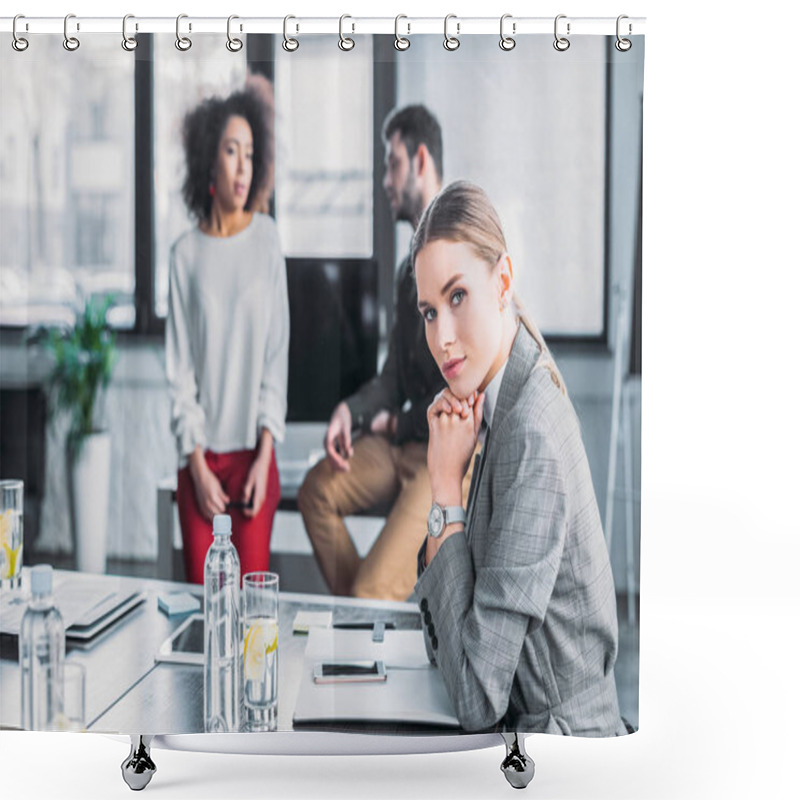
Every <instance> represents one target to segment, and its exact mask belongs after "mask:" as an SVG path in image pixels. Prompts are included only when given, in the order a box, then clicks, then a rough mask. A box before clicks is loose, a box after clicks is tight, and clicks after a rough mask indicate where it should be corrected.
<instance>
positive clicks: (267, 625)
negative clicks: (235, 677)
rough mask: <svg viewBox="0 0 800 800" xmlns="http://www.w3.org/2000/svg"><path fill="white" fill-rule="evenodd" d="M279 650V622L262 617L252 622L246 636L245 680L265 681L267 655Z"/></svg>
mask: <svg viewBox="0 0 800 800" xmlns="http://www.w3.org/2000/svg"><path fill="white" fill-rule="evenodd" d="M277 649H278V622H277V620H274V619H269V618H267V617H261V618H258V619H254V620H252V621H251V622H250V624H249V625H248V628H247V632H246V633H245V635H244V679H245V680H246V681H259V680H264V675H265V673H266V669H267V655H268V654H269V653H274V652H275V651H276V650H277Z"/></svg>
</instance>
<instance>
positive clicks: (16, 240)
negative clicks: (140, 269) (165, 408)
mask: <svg viewBox="0 0 800 800" xmlns="http://www.w3.org/2000/svg"><path fill="white" fill-rule="evenodd" d="M6 50H7V52H6ZM0 66H1V67H2V70H1V71H0V91H1V92H2V107H3V113H2V115H0V142H2V143H3V147H2V148H0V242H2V247H0V324H2V325H4V326H14V327H25V326H27V325H35V324H39V323H52V322H66V323H69V322H71V321H72V320H73V319H74V314H75V309H76V308H78V307H79V306H80V305H82V302H83V300H84V299H86V298H87V297H89V296H92V295H97V294H106V293H112V294H114V296H115V304H114V307H113V308H112V309H111V311H110V313H109V319H110V321H111V322H112V324H114V325H116V326H117V327H121V328H128V327H132V326H133V323H134V304H133V292H134V256H133V253H134V250H133V242H134V224H133V220H134V200H133V197H134V184H133V143H134V126H133V73H134V61H133V58H132V57H131V55H130V54H129V53H125V52H124V51H123V50H122V48H121V47H120V46H119V37H118V36H111V35H96V36H95V35H93V36H92V46H91V47H85V48H81V49H80V50H78V51H76V52H74V53H68V52H66V51H65V50H64V49H63V47H62V46H61V40H60V38H59V37H57V36H47V37H42V38H41V39H37V40H36V47H35V49H34V48H33V47H31V49H30V51H29V52H26V53H25V54H20V53H16V52H15V51H14V50H12V49H11V48H3V50H2V56H0Z"/></svg>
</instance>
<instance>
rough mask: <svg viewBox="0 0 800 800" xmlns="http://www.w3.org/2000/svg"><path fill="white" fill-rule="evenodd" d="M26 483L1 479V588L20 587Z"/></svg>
mask: <svg viewBox="0 0 800 800" xmlns="http://www.w3.org/2000/svg"><path fill="white" fill-rule="evenodd" d="M24 491H25V485H24V483H23V482H22V481H19V480H5V481H0V588H3V589H19V587H20V584H21V576H22V542H23V537H22V500H23V495H24Z"/></svg>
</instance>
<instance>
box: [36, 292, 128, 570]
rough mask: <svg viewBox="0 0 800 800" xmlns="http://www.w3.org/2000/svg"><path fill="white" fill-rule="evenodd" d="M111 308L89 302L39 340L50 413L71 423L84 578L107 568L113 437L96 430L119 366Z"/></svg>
mask: <svg viewBox="0 0 800 800" xmlns="http://www.w3.org/2000/svg"><path fill="white" fill-rule="evenodd" d="M112 303H113V297H112V296H106V297H105V298H103V299H102V300H99V301H97V300H93V299H92V298H90V299H88V300H87V301H86V304H85V306H84V309H83V311H82V312H79V313H78V314H77V316H76V319H75V324H74V325H73V326H72V327H71V328H47V329H44V330H42V331H40V333H39V335H37V336H36V337H35V338H36V340H37V341H39V343H40V344H41V345H42V346H43V347H44V349H45V350H46V351H47V352H48V353H50V355H51V356H52V358H53V359H54V362H55V363H54V365H53V369H52V371H51V372H50V376H49V380H48V389H49V394H50V401H51V402H50V412H51V413H57V412H62V413H64V412H66V413H67V414H68V415H69V417H70V425H69V431H68V433H67V464H68V475H67V477H68V484H69V490H70V502H71V512H72V513H71V518H72V530H73V541H74V542H75V560H76V566H77V568H78V569H79V570H81V571H84V572H99V573H102V572H105V568H106V528H107V526H108V497H109V472H110V466H111V437H110V435H109V433H108V431H106V430H103V429H102V428H101V427H99V426H98V425H97V419H98V416H99V414H98V412H99V410H100V409H99V407H98V406H99V405H100V404H99V403H98V402H97V401H98V397H99V396H100V392H101V389H105V388H107V387H108V384H109V382H110V380H111V374H112V372H113V369H114V364H115V363H116V360H117V348H116V335H115V334H114V332H113V331H112V330H111V328H110V327H109V325H108V323H107V321H106V312H107V311H108V309H109V307H110V306H111V305H112Z"/></svg>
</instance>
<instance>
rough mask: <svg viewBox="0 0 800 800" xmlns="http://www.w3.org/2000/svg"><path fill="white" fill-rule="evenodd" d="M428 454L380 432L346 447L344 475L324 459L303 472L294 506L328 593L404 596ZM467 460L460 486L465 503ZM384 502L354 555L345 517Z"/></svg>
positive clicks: (421, 529)
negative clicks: (373, 530) (363, 548)
mask: <svg viewBox="0 0 800 800" xmlns="http://www.w3.org/2000/svg"><path fill="white" fill-rule="evenodd" d="M427 453H428V445H427V443H422V442H407V443H405V444H402V445H393V444H391V442H389V440H388V439H387V438H386V437H384V436H377V435H366V436H363V437H361V438H360V439H358V440H357V441H356V442H355V443H354V445H353V456H352V458H351V459H350V470H349V472H339V471H338V470H336V469H334V467H333V466H332V465H331V463H330V461H329V460H328V459H327V458H324V459H322V461H320V462H319V463H318V464H317V465H316V466H315V467H313V468H312V469H311V470H310V471H309V473H308V474H307V475H306V479H305V481H304V482H303V485H302V487H301V488H300V491H299V493H298V496H297V505H298V507H299V508H300V513H301V514H302V515H303V522H304V523H305V527H306V532H307V533H308V537H309V539H310V540H311V545H312V547H313V548H314V555H315V556H316V559H317V563H318V564H319V566H320V569H321V570H322V574H323V576H324V578H325V580H326V582H327V584H328V586H329V588H330V590H331V592H332V593H333V594H337V595H352V596H354V597H371V598H380V599H384V600H407V599H408V598H409V596H410V595H411V593H412V592H413V590H414V585H415V584H416V582H417V553H418V551H419V548H420V546H421V545H422V542H423V540H424V539H425V536H426V535H427V519H428V511H429V510H430V507H431V502H432V500H431V486H430V480H429V478H428V467H427ZM473 460H474V459H473ZM473 460H471V461H470V467H469V470H468V472H467V475H466V476H465V478H464V483H463V487H462V493H463V502H465V503H466V499H467V493H468V491H469V482H470V479H471V477H472V461H473ZM390 504H391V511H390V512H389V514H388V516H387V517H386V524H385V525H384V527H383V530H382V531H381V532H380V534H379V536H378V538H377V540H376V541H375V543H374V544H373V546H372V549H371V550H370V552H369V553H368V554H367V556H366V558H364V559H362V558H360V556H359V555H358V552H357V551H356V548H355V545H354V544H353V540H352V538H351V537H350V534H349V532H348V530H347V526H346V525H345V523H344V518H345V517H347V516H349V515H352V514H356V513H358V512H361V511H366V510H368V509H371V508H374V507H375V506H384V507H385V506H388V505H390Z"/></svg>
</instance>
